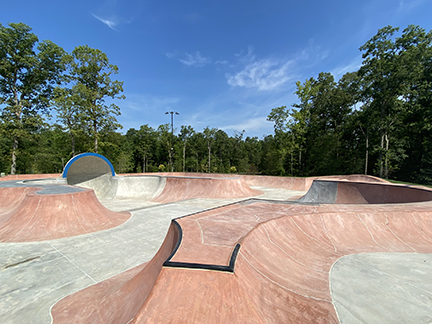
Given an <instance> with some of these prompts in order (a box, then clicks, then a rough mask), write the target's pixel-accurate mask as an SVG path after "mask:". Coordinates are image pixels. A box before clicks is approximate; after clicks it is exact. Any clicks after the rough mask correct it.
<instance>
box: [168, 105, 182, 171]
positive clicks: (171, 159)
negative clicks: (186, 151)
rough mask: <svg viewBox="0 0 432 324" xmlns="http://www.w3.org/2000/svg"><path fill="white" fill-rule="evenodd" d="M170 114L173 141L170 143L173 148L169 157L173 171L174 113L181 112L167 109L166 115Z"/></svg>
mask: <svg viewBox="0 0 432 324" xmlns="http://www.w3.org/2000/svg"><path fill="white" fill-rule="evenodd" d="M168 114H170V115H171V143H170V146H171V150H170V152H169V153H170V154H169V158H170V164H171V172H173V171H174V165H173V153H174V152H173V151H174V149H173V141H174V114H176V115H180V114H179V113H178V112H177V111H167V112H166V113H165V115H168Z"/></svg>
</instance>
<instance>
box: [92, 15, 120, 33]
mask: <svg viewBox="0 0 432 324" xmlns="http://www.w3.org/2000/svg"><path fill="white" fill-rule="evenodd" d="M92 16H93V17H95V18H96V19H97V20H99V21H100V22H101V23H103V24H105V25H106V26H108V27H109V28H111V29H112V30H115V31H118V30H117V29H116V28H115V27H116V26H117V25H118V20H117V19H115V18H114V19H104V18H102V17H99V16H97V15H95V14H92Z"/></svg>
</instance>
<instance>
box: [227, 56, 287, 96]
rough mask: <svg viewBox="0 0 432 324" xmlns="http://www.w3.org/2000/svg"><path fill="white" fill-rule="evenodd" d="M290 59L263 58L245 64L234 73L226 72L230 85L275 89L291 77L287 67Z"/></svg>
mask: <svg viewBox="0 0 432 324" xmlns="http://www.w3.org/2000/svg"><path fill="white" fill-rule="evenodd" d="M291 65H292V61H285V62H284V61H278V60H273V59H264V60H260V61H254V62H252V63H249V64H247V65H246V66H245V67H244V69H243V70H242V71H240V72H238V73H236V74H234V75H230V74H227V75H226V77H227V79H228V84H229V85H230V86H233V87H235V86H239V87H245V88H256V89H258V90H277V89H279V88H280V87H281V86H282V85H284V84H285V83H286V82H287V81H288V80H290V79H291V77H290V74H289V72H290V71H289V67H290V66H291Z"/></svg>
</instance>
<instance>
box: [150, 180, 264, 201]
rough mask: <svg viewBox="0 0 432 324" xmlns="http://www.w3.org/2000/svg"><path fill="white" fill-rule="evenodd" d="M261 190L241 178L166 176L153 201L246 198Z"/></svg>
mask: <svg viewBox="0 0 432 324" xmlns="http://www.w3.org/2000/svg"><path fill="white" fill-rule="evenodd" d="M260 194H261V192H260V191H258V190H254V189H252V188H250V187H249V186H248V185H247V184H246V183H245V182H244V181H243V180H242V179H241V178H236V177H235V178H202V177H167V178H166V185H165V187H164V189H163V191H162V192H161V193H160V195H159V196H158V197H157V198H155V199H153V201H154V202H160V203H166V202H172V201H180V200H186V199H192V198H247V197H252V196H257V195H260Z"/></svg>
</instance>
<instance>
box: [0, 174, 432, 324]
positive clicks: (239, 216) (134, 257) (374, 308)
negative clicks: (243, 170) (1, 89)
mask: <svg viewBox="0 0 432 324" xmlns="http://www.w3.org/2000/svg"><path fill="white" fill-rule="evenodd" d="M159 176H160V177H164V176H166V175H164V174H160V175H159ZM182 177H183V178H184V177H187V175H185V174H178V177H177V179H172V180H168V181H166V182H165V183H164V188H163V189H161V188H160V187H159V184H158V185H157V186H155V190H158V194H157V195H156V197H154V196H152V194H150V196H152V198H149V199H143V197H142V196H140V195H137V194H135V195H134V197H127V196H128V195H129V196H132V195H131V194H128V193H127V192H128V190H136V187H131V188H129V187H127V186H126V187H125V185H124V184H123V185H122V186H123V189H121V190H122V191H121V192H122V193H123V194H122V195H119V196H118V197H117V198H115V195H114V198H113V197H105V198H100V201H101V202H102V204H103V205H104V206H105V207H107V208H109V209H110V210H111V211H108V213H117V212H122V213H123V214H122V215H124V214H125V213H130V215H131V216H130V218H128V219H127V220H126V221H123V222H122V223H121V224H120V225H112V227H111V228H109V229H96V230H95V231H93V232H92V233H80V235H76V234H71V235H76V236H70V237H63V238H60V239H53V240H44V241H39V242H34V241H33V242H14V243H0V256H1V258H0V282H2V283H6V284H2V285H1V286H0V318H1V323H51V322H52V321H53V322H54V323H72V322H73V323H128V322H130V321H132V322H133V323H186V322H187V323H202V322H206V323H221V322H241V323H245V322H248V323H282V322H283V323H285V322H293V323H332V322H334V323H430V322H431V321H432V315H430V314H432V299H431V298H430V296H432V282H431V280H430V278H431V275H432V254H431V253H432V212H431V207H432V203H431V202H430V201H429V200H428V198H427V196H428V195H429V194H430V192H429V191H428V190H424V189H422V192H421V195H423V196H425V197H426V198H422V199H421V200H422V201H418V199H417V197H418V196H419V195H417V194H415V190H417V189H415V190H414V189H413V191H410V188H408V187H403V189H402V190H405V192H404V193H402V194H401V196H400V197H402V199H403V201H404V202H407V201H408V203H403V204H397V203H396V204H394V203H393V204H387V203H384V204H383V203H380V201H376V202H375V204H373V205H371V204H367V201H363V200H362V202H363V204H358V200H359V197H360V196H359V194H358V193H359V192H360V193H361V197H363V198H361V199H366V198H367V194H366V193H367V192H370V190H368V189H367V188H369V187H368V184H367V183H366V184H364V185H357V184H354V185H352V186H351V187H355V188H356V190H357V191H355V190H354V191H353V190H351V189H348V190H345V191H344V188H346V187H347V182H346V180H351V181H352V180H357V181H359V180H360V181H363V182H364V181H365V180H368V179H367V178H364V177H363V178H360V179H353V178H351V179H343V178H342V177H339V178H337V177H336V178H330V179H327V180H328V181H336V186H335V183H332V184H330V186H331V187H335V188H342V189H338V190H339V192H336V193H334V194H330V197H331V199H333V198H334V200H332V202H333V203H332V204H328V203H323V202H316V199H315V198H316V196H313V195H315V194H314V192H313V190H315V191H316V188H315V189H313V190H312V191H311V192H309V198H310V197H311V196H312V198H311V199H310V201H308V202H304V203H300V204H299V203H298V202H296V201H293V200H292V199H297V198H299V196H301V195H303V194H305V193H306V190H307V189H308V188H309V187H310V186H311V185H312V180H313V179H306V180H305V179H296V178H285V181H284V178H273V177H243V178H242V179H241V180H239V179H237V180H235V181H234V182H233V181H232V180H231V184H233V186H234V188H237V189H238V190H234V191H229V194H228V195H226V196H223V195H222V198H221V195H220V194H219V195H218V190H215V191H213V192H212V193H210V191H207V193H206V192H205V191H204V190H203V189H200V190H196V191H192V193H193V194H192V193H191V192H190V191H189V192H185V191H187V190H188V188H193V180H190V179H189V180H187V181H188V182H187V183H185V182H182V181H184V179H181V178H182ZM207 177H208V175H207ZM225 177H226V178H227V176H225ZM360 177H361V176H360ZM189 178H191V177H189ZM213 178H217V176H214V177H213ZM220 178H223V176H220ZM168 179H169V178H168ZM134 181H135V182H139V181H140V180H136V179H135V180H134ZM198 181H200V182H201V183H205V182H206V181H208V180H202V179H199V180H198ZM341 181H343V183H342V184H341ZM372 181H373V179H370V182H372ZM179 182H180V184H179ZM213 182H214V183H220V182H222V183H221V185H220V187H219V188H221V189H220V190H222V191H223V190H225V189H223V188H224V186H225V183H223V180H221V179H219V180H217V181H213ZM47 183H48V184H45V185H47V186H49V188H45V189H44V190H48V189H49V190H50V191H48V194H47V197H49V196H50V195H52V196H53V197H55V196H56V195H58V194H56V193H55V191H56V189H55V188H56V187H53V186H52V185H51V184H50V182H49V181H48V182H47ZM227 183H228V182H227ZM166 184H168V188H166V187H165V186H166ZM171 184H172V186H171V187H169V186H170V185H171ZM33 185H34V186H36V187H37V188H39V187H40V186H41V185H43V183H42V182H38V183H34V184H29V183H26V184H24V183H20V182H8V183H5V184H3V188H1V182H0V190H3V189H4V193H3V195H4V197H6V193H7V192H9V193H8V195H9V196H8V197H15V198H16V199H7V200H6V199H4V200H3V201H0V226H1V224H2V223H5V222H6V221H5V219H6V218H7V221H8V222H12V223H13V219H14V218H16V217H17V215H16V214H13V213H12V214H11V213H10V211H11V210H12V211H15V210H16V208H18V207H19V205H20V203H22V201H23V200H25V199H21V200H20V198H19V197H21V198H23V197H25V196H26V195H27V194H28V195H30V196H31V195H40V193H39V194H37V193H35V190H36V189H34V186H33ZM32 186H33V187H32ZM233 186H231V188H233ZM271 186H273V187H271ZM378 186H379V184H378ZM197 187H199V188H206V186H203V185H202V184H199V185H198V186H197ZM351 187H350V188H351ZM385 187H387V185H385ZM14 188H19V189H14ZM57 188H58V190H59V192H61V193H62V194H66V195H67V190H69V189H67V188H72V189H70V190H71V192H70V193H69V194H70V195H72V194H74V193H75V191H76V190H77V189H75V188H74V187H67V186H66V187H64V186H61V185H58V186H57ZM65 188H66V189H65ZM125 188H126V189H125ZM127 188H129V189H127ZM176 188H177V189H176ZM225 188H227V187H225ZM359 188H360V189H359ZM365 188H366V189H365ZM374 188H375V187H374ZM376 188H380V187H376ZM383 188H384V187H383ZM394 188H395V187H393V186H392V187H391V188H390V189H391V190H390V192H391V194H392V195H393V196H394V195H395V194H394V193H393V191H392V190H396V195H397V194H398V193H399V191H398V190H397V188H396V189H394ZM12 190H15V191H16V192H19V195H18V194H16V193H11V192H12ZM37 190H39V189H37ZM117 190H118V189H117ZM164 190H165V193H164ZM206 190H208V188H206ZM374 190H375V192H374V194H373V197H377V195H378V193H377V192H378V191H379V190H378V191H377V189H374ZM386 190H387V191H389V189H386ZM406 190H408V191H406ZM78 191H79V192H85V191H86V190H84V191H80V189H78ZM117 192H119V191H117ZM413 192H414V193H413ZM168 193H169V194H168ZM45 194H46V193H45ZM148 194H149V193H146V195H148ZM410 194H412V197H411V198H409V197H410V196H409V195H410ZM193 195H196V196H200V195H201V198H193ZM206 195H207V196H209V195H210V197H212V198H204V197H202V196H206ZM150 196H149V197H150ZM227 196H228V197H231V198H228V197H227ZM233 196H234V197H233ZM235 196H237V197H235ZM318 196H319V197H326V199H328V197H329V195H321V196H320V195H318ZM333 196H334V197H333ZM423 196H422V197H423ZM119 197H121V198H119ZM158 197H159V198H158ZM169 197H171V199H170V198H169ZM338 197H339V199H338ZM364 197H366V198H364ZM383 197H384V196H383ZM407 197H408V198H407ZM320 199H321V198H320ZM349 199H354V201H350V200H349ZM416 199H417V200H416ZM409 201H416V202H409ZM341 202H342V203H341ZM356 203H357V204H356ZM55 204H58V203H55ZM83 204H85V203H83ZM63 214H64V213H63ZM5 215H7V217H6V216H5ZM65 215H66V216H65V217H66V218H65V219H69V218H71V217H72V216H71V215H72V214H65ZM42 217H43V215H42V214H41V215H40V216H38V218H42ZM88 218H91V215H88V216H86V217H85V219H88ZM97 219H98V218H96V220H97ZM172 219H177V223H178V224H179V225H180V227H181V229H182V238H181V244H180V246H178V249H177V251H176V253H175V254H174V255H172V256H171V257H170V259H169V262H165V261H166V260H167V258H168V256H169V255H170V254H171V251H172V250H173V244H174V243H175V242H177V240H178V238H179V237H178V233H177V230H176V228H175V226H173V225H172V223H171V220H172ZM2 220H3V222H2ZM47 221H49V222H50V223H52V222H53V221H54V218H52V217H49V218H47ZM96 223H97V222H96ZM50 228H51V230H48V232H50V233H54V232H56V231H55V226H51V227H50ZM25 231H26V230H25V228H23V229H22V231H21V232H25ZM23 235H24V234H23ZM14 237H15V238H17V239H19V237H20V232H17V233H16V234H15V236H14ZM26 240H27V239H26ZM164 240H165V241H164ZM0 241H6V240H5V239H2V235H1V232H0ZM27 241H28V240H27ZM163 242H164V243H163ZM238 244H239V252H238V255H237V259H236V260H235V262H234V267H233V269H232V270H233V272H229V271H224V270H223V269H225V268H229V266H230V262H231V260H232V256H233V251H234V250H235V249H236V246H237V245H238ZM174 245H175V244H174ZM158 251H159V252H158ZM157 252H158V253H157ZM155 255H156V256H155ZM164 262H165V266H162V264H163V263H164ZM191 264H192V265H195V268H194V267H192V266H190V265H191ZM203 266H204V268H205V267H206V266H210V267H212V266H218V267H222V268H221V269H222V270H221V271H212V270H204V269H203V268H202V267H203ZM200 267H201V268H200ZM107 279H108V280H107ZM83 288H86V289H84V290H82V289H83ZM73 293H75V294H73ZM71 294H72V295H71ZM66 296H68V297H67V298H64V299H62V298H63V297H66Z"/></svg>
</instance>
